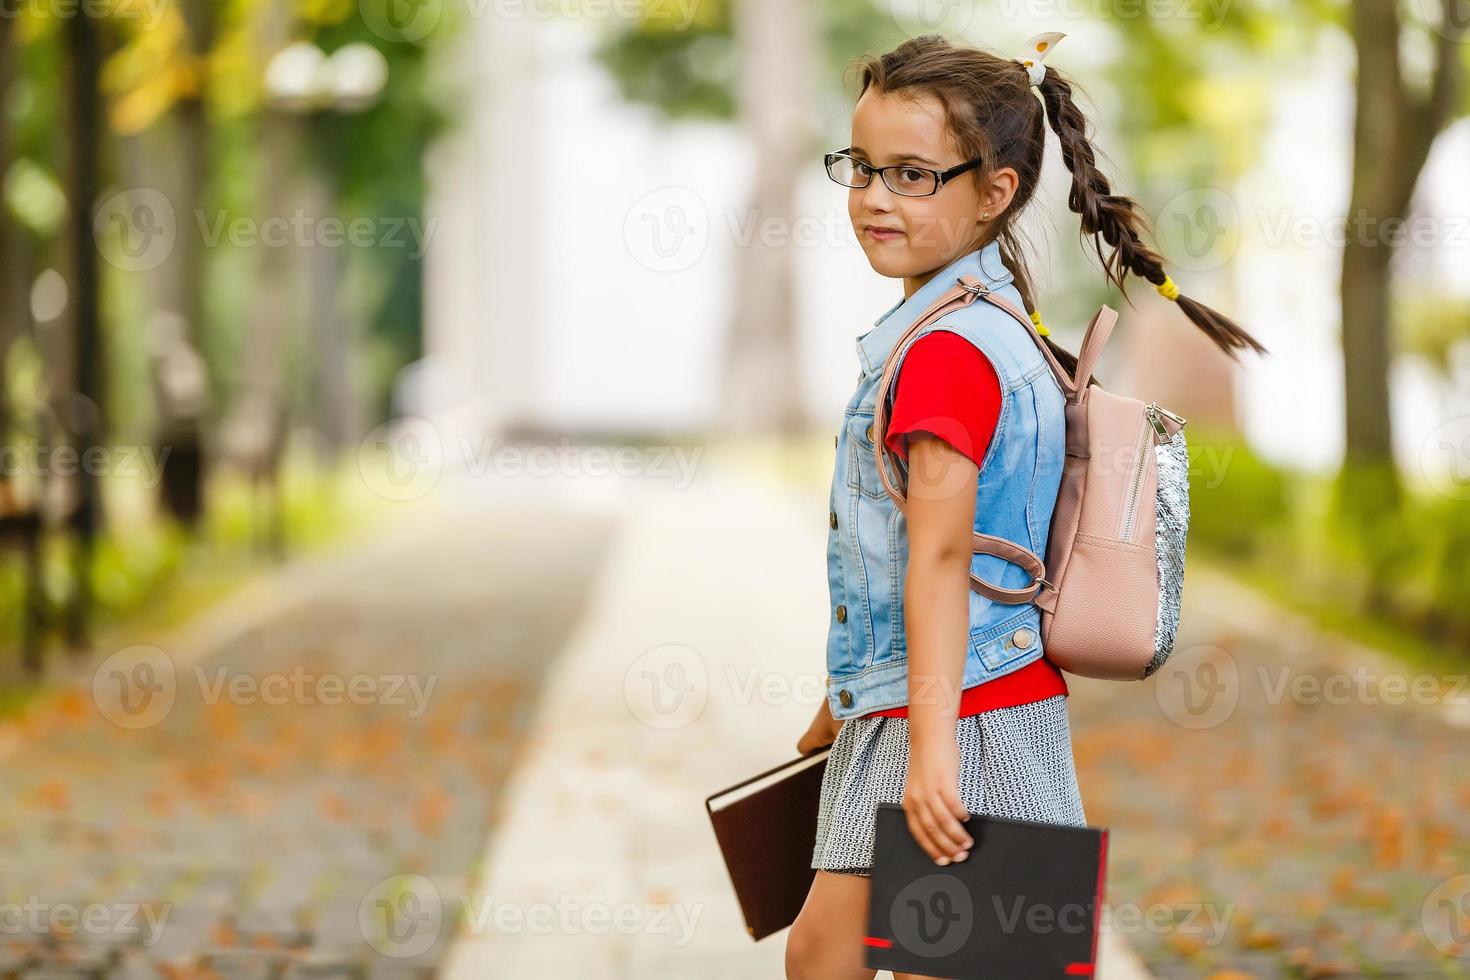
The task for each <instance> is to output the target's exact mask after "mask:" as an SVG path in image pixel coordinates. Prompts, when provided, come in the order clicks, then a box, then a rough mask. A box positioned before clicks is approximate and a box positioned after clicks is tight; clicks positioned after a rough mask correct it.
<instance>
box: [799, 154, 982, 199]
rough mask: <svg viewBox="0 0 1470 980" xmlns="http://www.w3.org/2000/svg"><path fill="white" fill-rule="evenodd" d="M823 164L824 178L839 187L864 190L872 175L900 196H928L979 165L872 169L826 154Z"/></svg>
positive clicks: (898, 165)
mask: <svg viewBox="0 0 1470 980" xmlns="http://www.w3.org/2000/svg"><path fill="white" fill-rule="evenodd" d="M822 159H823V162H824V163H825V164H826V165H827V176H828V177H831V178H832V179H833V180H834V181H836V182H837V183H839V184H841V185H842V186H843V187H867V186H868V184H869V182H871V181H872V179H873V175H874V174H878V175H879V176H880V177H882V178H883V183H884V185H886V186H887V188H888V189H889V190H891V191H892V192H893V193H895V194H901V195H902V196H904V197H928V196H929V195H930V194H934V193H936V192H937V191H938V190H939V188H941V187H943V186H944V185H945V184H947V183H948V182H949V181H951V180H953V179H954V178H956V177H958V176H959V175H960V174H962V173H964V172H966V171H967V170H973V169H974V168H975V167H978V166H979V165H980V163H981V161H980V160H978V159H976V160H971V161H969V162H968V163H962V164H960V165H959V166H957V167H950V168H949V169H948V170H937V171H936V170H930V169H928V168H927V167H916V166H914V165H913V164H909V163H895V164H891V165H889V166H887V167H872V166H869V165H868V164H866V163H863V162H862V161H861V160H858V159H857V158H856V157H853V156H852V155H850V154H848V153H843V152H838V153H828V154H827V155H826V156H825V157H823V158H822Z"/></svg>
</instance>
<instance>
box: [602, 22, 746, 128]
mask: <svg viewBox="0 0 1470 980" xmlns="http://www.w3.org/2000/svg"><path fill="white" fill-rule="evenodd" d="M713 6H714V7H717V8H719V9H718V16H711V17H709V18H706V19H703V20H700V21H696V22H695V23H694V24H691V25H690V26H689V27H687V28H685V29H682V30H675V29H672V28H671V27H670V26H669V25H667V24H665V23H664V22H662V21H660V20H656V19H650V18H641V19H638V20H634V21H631V22H626V23H623V24H621V25H620V26H619V27H618V28H617V29H615V30H613V31H611V32H609V33H608V34H607V35H606V36H605V37H603V38H602V40H601V41H600V42H599V44H598V47H597V52H596V54H597V58H598V60H599V61H601V62H602V64H603V65H604V66H605V67H606V68H607V70H608V71H609V72H610V73H611V74H612V77H613V78H614V79H615V80H616V81H617V83H618V87H619V89H620V90H621V91H622V94H623V97H624V98H625V99H627V100H628V101H630V102H637V103H642V104H644V105H652V106H656V107H657V108H658V109H659V110H660V112H662V113H663V114H664V115H665V116H667V117H669V118H671V119H729V118H732V117H733V116H734V115H735V87H736V86H735V83H736V77H735V73H736V70H737V68H738V61H737V52H736V46H735V38H734V31H733V25H732V23H731V20H730V16H729V14H730V11H729V5H728V4H726V3H719V4H714V5H713Z"/></svg>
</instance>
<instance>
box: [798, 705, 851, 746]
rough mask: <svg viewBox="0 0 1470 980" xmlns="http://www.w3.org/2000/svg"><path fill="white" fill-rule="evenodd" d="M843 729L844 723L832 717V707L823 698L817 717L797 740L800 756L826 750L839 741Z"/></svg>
mask: <svg viewBox="0 0 1470 980" xmlns="http://www.w3.org/2000/svg"><path fill="white" fill-rule="evenodd" d="M841 729H842V722H840V721H838V720H837V719H836V718H833V717H832V706H831V705H829V704H828V703H827V699H826V698H822V704H821V707H819V708H817V716H816V717H815V718H813V719H812V723H811V724H810V725H808V726H807V729H806V731H805V732H803V733H802V736H801V738H799V739H797V740H796V751H797V753H799V754H800V755H811V754H812V753H813V752H816V751H817V750H819V749H824V748H826V747H827V746H829V745H831V744H832V743H833V742H834V741H836V740H837V733H838V732H839V731H841Z"/></svg>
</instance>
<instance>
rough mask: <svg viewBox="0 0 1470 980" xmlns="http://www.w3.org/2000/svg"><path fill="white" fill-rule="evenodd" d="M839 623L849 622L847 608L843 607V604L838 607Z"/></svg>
mask: <svg viewBox="0 0 1470 980" xmlns="http://www.w3.org/2000/svg"><path fill="white" fill-rule="evenodd" d="M837 621H838V622H839V623H845V622H847V606H845V605H841V604H839V605H838V607H837Z"/></svg>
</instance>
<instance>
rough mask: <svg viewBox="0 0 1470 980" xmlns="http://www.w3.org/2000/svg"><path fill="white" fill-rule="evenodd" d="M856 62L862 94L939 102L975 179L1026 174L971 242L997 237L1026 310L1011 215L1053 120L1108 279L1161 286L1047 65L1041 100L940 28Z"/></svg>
mask: <svg viewBox="0 0 1470 980" xmlns="http://www.w3.org/2000/svg"><path fill="white" fill-rule="evenodd" d="M850 67H851V68H856V69H859V70H860V71H861V73H862V89H861V90H860V91H859V93H858V95H859V97H861V96H862V93H863V92H866V91H867V90H868V89H869V88H870V87H872V88H874V89H875V90H877V91H879V92H884V93H900V92H901V93H904V94H909V95H920V94H925V93H927V94H930V95H933V96H934V97H935V98H937V99H938V100H939V102H940V104H941V105H942V106H943V107H944V112H945V116H946V119H947V121H948V125H949V130H950V133H951V135H952V136H953V137H954V139H955V141H956V142H957V143H958V144H959V147H960V150H961V151H962V152H963V154H964V157H965V159H967V160H970V159H976V158H978V159H980V160H981V161H983V162H982V163H981V165H980V167H979V169H978V170H976V171H975V179H976V180H977V182H978V181H979V180H981V179H982V178H983V176H984V175H986V174H989V173H993V172H994V171H995V170H998V169H1000V168H1002V167H1012V168H1014V169H1015V171H1016V173H1017V175H1019V177H1020V181H1019V183H1018V185H1017V187H1016V193H1015V196H1014V197H1013V198H1012V199H1011V203H1010V205H1009V206H1008V207H1007V208H1006V210H1005V211H1004V212H1002V213H1001V214H1000V215H998V216H997V217H996V219H995V221H993V222H991V223H990V224H989V225H988V226H987V228H986V234H985V236H984V238H983V240H980V241H977V242H976V243H975V247H976V248H979V247H982V246H984V245H987V244H989V243H990V242H991V241H993V240H997V239H998V240H999V243H1000V251H1001V258H1002V260H1003V261H1004V262H1005V264H1006V267H1007V268H1008V269H1010V270H1011V272H1012V273H1013V274H1014V276H1015V284H1016V289H1017V291H1019V292H1020V294H1021V298H1022V299H1023V300H1024V301H1025V303H1026V306H1027V308H1028V309H1030V310H1034V309H1035V308H1036V307H1035V305H1034V304H1033V302H1032V296H1031V284H1030V275H1029V272H1028V269H1027V266H1026V261H1025V256H1024V252H1023V249H1022V245H1021V241H1020V238H1019V237H1018V235H1017V232H1016V228H1015V221H1016V218H1017V217H1018V216H1019V215H1020V213H1021V212H1022V211H1023V210H1024V209H1025V207H1026V205H1027V204H1028V203H1030V201H1031V198H1032V196H1033V195H1034V194H1035V192H1036V186H1037V183H1038V180H1039V178H1040V176H1041V161H1042V156H1043V153H1044V151H1045V148H1046V131H1045V126H1046V123H1048V122H1050V124H1051V128H1052V131H1053V132H1055V133H1056V134H1057V139H1058V140H1059V141H1060V143H1061V147H1062V162H1063V163H1064V164H1066V167H1067V170H1069V171H1070V172H1071V174H1072V189H1071V192H1070V193H1069V194H1068V195H1067V204H1068V206H1069V207H1070V208H1071V209H1072V211H1074V212H1075V213H1076V214H1078V215H1080V216H1081V219H1082V228H1081V232H1080V234H1081V236H1082V238H1083V239H1084V240H1086V239H1087V238H1088V237H1089V236H1091V238H1092V246H1093V248H1094V249H1095V250H1096V252H1097V258H1098V262H1099V263H1100V264H1101V265H1102V267H1103V271H1104V273H1105V274H1106V275H1107V278H1108V279H1109V280H1110V281H1111V282H1113V283H1114V284H1116V285H1117V287H1118V289H1119V290H1120V291H1121V292H1122V293H1123V295H1124V296H1125V297H1126V296H1127V294H1128V289H1127V286H1126V285H1125V283H1124V280H1125V277H1126V276H1127V274H1128V273H1132V274H1133V275H1135V276H1140V277H1142V278H1144V279H1146V280H1148V281H1149V282H1150V283H1153V284H1154V285H1155V286H1159V285H1162V284H1163V283H1164V278H1165V273H1164V262H1163V259H1162V258H1161V257H1160V256H1159V254H1158V253H1157V252H1155V251H1154V250H1153V249H1151V248H1149V247H1148V246H1147V245H1145V244H1144V243H1143V240H1142V238H1141V237H1140V233H1141V232H1143V231H1145V230H1146V222H1145V220H1144V216H1143V214H1142V212H1141V210H1140V209H1139V206H1138V203H1137V202H1136V201H1134V200H1133V199H1132V198H1131V197H1124V196H1122V195H1120V194H1114V193H1113V190H1112V186H1111V185H1110V184H1109V183H1108V179H1107V177H1105V176H1103V174H1102V171H1100V170H1099V169H1098V167H1097V159H1096V156H1095V154H1094V152H1093V147H1092V142H1091V139H1090V137H1089V135H1088V132H1087V129H1088V120H1087V117H1086V116H1085V115H1083V113H1082V111H1081V110H1080V109H1078V108H1077V105H1076V104H1075V103H1074V102H1073V101H1072V85H1071V84H1070V83H1069V82H1068V81H1067V79H1065V78H1063V77H1062V75H1061V73H1060V72H1058V71H1057V70H1056V69H1055V68H1051V67H1047V69H1046V77H1045V79H1044V80H1043V81H1042V82H1041V85H1040V86H1039V88H1040V90H1041V99H1040V100H1038V99H1037V98H1036V95H1035V93H1034V92H1033V91H1032V88H1031V79H1030V76H1029V75H1028V74H1027V72H1026V69H1025V68H1024V67H1022V66H1021V64H1020V63H1019V62H1017V61H1015V60H1014V59H1011V58H1003V57H1000V56H998V55H996V54H994V53H992V52H990V51H986V50H984V49H982V48H974V47H968V46H957V45H954V44H951V43H950V42H949V41H948V40H946V39H945V38H944V37H941V36H940V35H938V34H925V35H922V36H921V37H916V38H913V39H911V40H908V41H905V42H904V43H903V44H900V45H899V46H898V47H897V48H894V49H893V50H892V51H890V52H888V53H887V54H884V55H866V56H864V57H862V58H859V59H857V61H855V62H854V63H853V64H852V66H850ZM1043 101H1044V102H1045V108H1044V111H1043V105H1042V103H1043ZM1104 243H1106V246H1107V250H1105V249H1104ZM1176 302H1177V303H1178V304H1179V308H1180V309H1181V310H1183V311H1184V315H1185V316H1187V317H1189V319H1190V320H1191V321H1192V322H1193V323H1194V324H1195V326H1197V327H1199V328H1200V330H1202V331H1204V333H1205V335H1206V336H1207V337H1209V338H1210V339H1211V340H1213V341H1214V342H1215V343H1216V344H1217V345H1218V346H1219V347H1220V349H1221V350H1223V351H1225V353H1227V354H1229V355H1230V356H1231V357H1235V356H1236V352H1237V351H1238V350H1240V349H1243V348H1250V349H1252V350H1255V351H1259V352H1264V351H1265V348H1264V347H1263V346H1261V344H1260V343H1259V342H1258V341H1257V340H1256V339H1255V338H1254V337H1252V336H1251V335H1250V334H1248V333H1246V332H1245V330H1243V329H1241V327H1240V326H1239V325H1238V324H1236V323H1235V322H1234V321H1233V320H1231V319H1230V318H1229V317H1226V316H1224V315H1223V314H1221V313H1218V312H1216V311H1215V310H1212V309H1210V308H1209V307H1208V306H1205V305H1204V304H1203V303H1199V302H1196V301H1195V300H1192V299H1189V298H1188V297H1186V296H1182V295H1181V296H1179V297H1178V298H1177V300H1176ZM1047 344H1048V345H1049V346H1051V348H1052V350H1053V351H1054V352H1055V353H1056V354H1057V355H1058V356H1059V357H1061V358H1062V359H1063V360H1064V363H1065V364H1066V365H1067V367H1068V368H1069V369H1070V368H1071V367H1072V366H1073V365H1074V364H1075V359H1074V358H1073V357H1072V356H1071V355H1070V354H1068V353H1067V352H1066V351H1064V350H1062V348H1060V347H1058V346H1057V345H1055V344H1054V343H1052V341H1051V338H1049V337H1048V338H1047Z"/></svg>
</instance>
